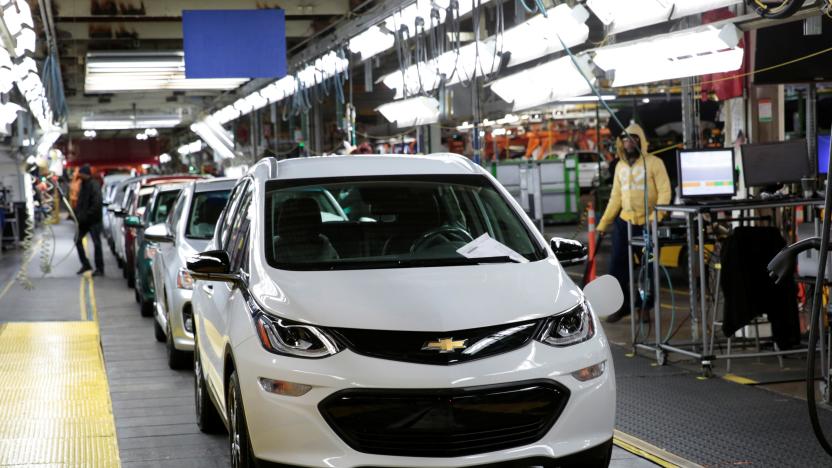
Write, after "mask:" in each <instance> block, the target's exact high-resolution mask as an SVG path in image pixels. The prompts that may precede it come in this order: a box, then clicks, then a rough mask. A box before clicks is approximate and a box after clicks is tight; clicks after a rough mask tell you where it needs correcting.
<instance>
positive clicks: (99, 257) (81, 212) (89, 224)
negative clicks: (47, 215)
mask: <svg viewBox="0 0 832 468" xmlns="http://www.w3.org/2000/svg"><path fill="white" fill-rule="evenodd" d="M78 177H79V178H80V179H81V187H80V190H79V192H78V201H77V202H76V205H75V216H76V217H77V218H78V237H76V239H75V248H76V249H78V259H79V260H80V261H81V269H80V270H78V274H79V275H81V274H83V273H86V272H88V271H90V270H92V266H90V261H89V260H88V259H87V254H86V252H85V251H84V237H86V236H87V234H89V235H90V236H91V237H92V243H93V245H94V246H95V271H94V272H93V273H92V275H93V276H103V275H104V252H103V251H102V250H101V231H102V228H103V226H102V224H101V218H102V213H101V186H100V185H99V184H98V181H96V180H95V179H94V178H93V177H92V170H91V169H90V166H89V164H85V165H84V166H82V167H81V168H80V169H79V170H78Z"/></svg>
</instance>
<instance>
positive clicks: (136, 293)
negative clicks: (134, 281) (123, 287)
mask: <svg viewBox="0 0 832 468" xmlns="http://www.w3.org/2000/svg"><path fill="white" fill-rule="evenodd" d="M133 299H135V300H136V303H138V304H141V303H142V296H141V295H140V294H139V288H136V289H134V290H133ZM142 315H144V313H142Z"/></svg>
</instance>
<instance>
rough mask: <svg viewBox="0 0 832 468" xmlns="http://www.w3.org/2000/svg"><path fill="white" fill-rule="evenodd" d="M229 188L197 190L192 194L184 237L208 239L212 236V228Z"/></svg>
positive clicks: (226, 199)
mask: <svg viewBox="0 0 832 468" xmlns="http://www.w3.org/2000/svg"><path fill="white" fill-rule="evenodd" d="M229 192H230V190H214V191H211V192H198V193H196V195H194V201H193V203H191V212H190V214H189V215H188V227H187V229H185V237H188V238H190V239H210V238H212V237H214V228H215V227H216V226H217V220H219V219H220V214H221V213H222V210H223V208H225V203H226V202H227V201H228V194H229Z"/></svg>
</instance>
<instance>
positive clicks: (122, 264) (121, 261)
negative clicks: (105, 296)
mask: <svg viewBox="0 0 832 468" xmlns="http://www.w3.org/2000/svg"><path fill="white" fill-rule="evenodd" d="M113 254H115V252H113ZM116 265H118V267H119V268H124V261H123V260H122V259H120V258H118V255H116ZM122 274H124V272H122Z"/></svg>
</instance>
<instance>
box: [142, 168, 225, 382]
mask: <svg viewBox="0 0 832 468" xmlns="http://www.w3.org/2000/svg"><path fill="white" fill-rule="evenodd" d="M235 182H236V179H230V178H226V179H211V180H201V181H198V182H192V183H190V184H188V185H187V186H185V188H184V189H182V192H181V193H180V194H179V198H177V200H176V203H175V204H174V205H173V209H172V210H171V212H170V215H169V216H168V219H167V221H166V222H164V223H161V224H155V225H153V226H150V227H148V228H147V229H146V230H145V232H144V236H145V239H147V240H149V241H152V242H155V243H156V245H157V247H156V248H157V249H158V251H157V252H156V253H155V255H154V260H153V262H152V269H153V284H154V285H155V288H154V291H155V292H154V293H155V304H156V310H155V314H154V315H155V323H154V330H155V335H156V339H157V340H159V341H162V342H165V343H166V345H167V348H168V365H169V366H170V367H171V368H173V369H177V368H184V367H188V366H190V365H191V362H192V361H191V357H190V352H191V351H193V349H194V335H193V330H194V325H193V311H192V309H191V292H192V288H193V279H192V278H191V276H190V274H188V271H187V270H186V269H185V260H186V259H187V258H188V257H190V256H191V255H194V254H196V253H199V252H202V251H203V250H205V248H206V247H207V246H208V242H210V240H211V238H212V237H213V235H214V228H215V227H216V224H217V220H218V219H219V216H220V213H222V210H223V208H225V203H226V201H227V200H228V194H229V192H230V191H231V188H232V187H234V183H235Z"/></svg>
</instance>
